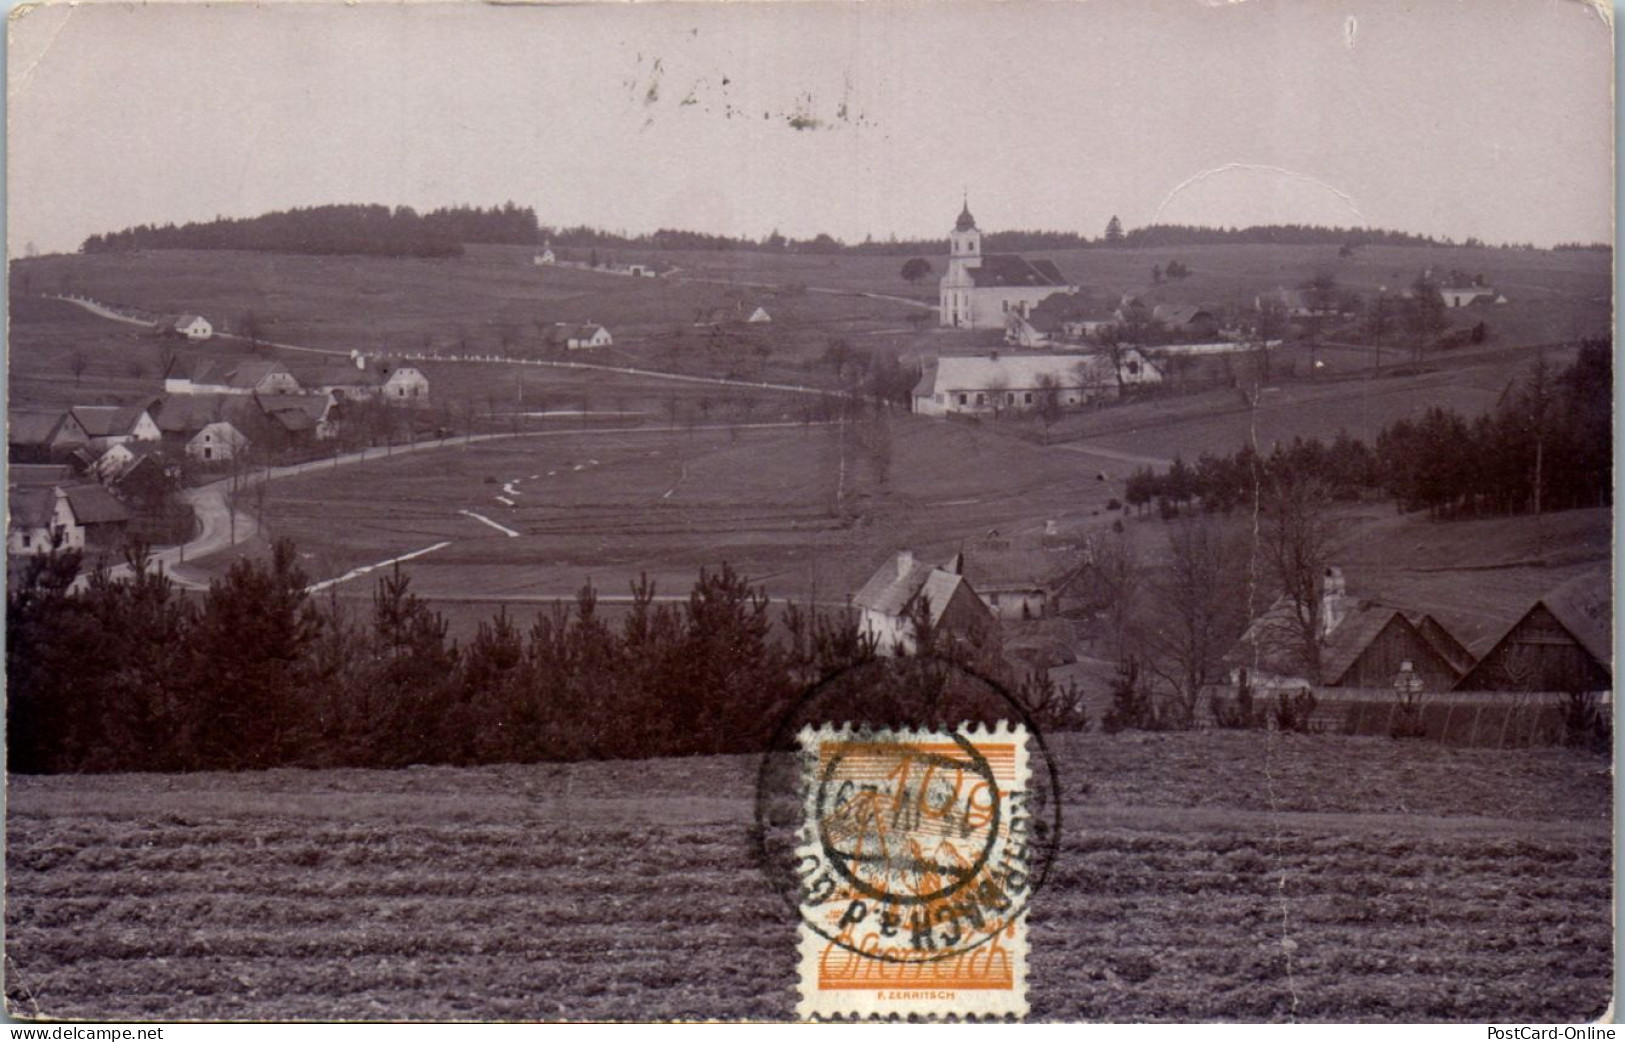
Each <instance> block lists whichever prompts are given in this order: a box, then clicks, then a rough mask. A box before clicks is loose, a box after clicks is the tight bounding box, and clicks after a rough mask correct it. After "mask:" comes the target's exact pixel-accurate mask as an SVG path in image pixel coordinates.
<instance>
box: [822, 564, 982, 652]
mask: <svg viewBox="0 0 1625 1042" xmlns="http://www.w3.org/2000/svg"><path fill="white" fill-rule="evenodd" d="M962 566H963V560H962V558H959V557H955V558H954V559H953V560H952V561H949V562H948V563H947V564H946V565H942V566H940V567H939V566H937V565H931V564H926V563H925V562H923V561H918V560H916V559H915V557H914V553H913V551H911V550H904V551H902V552H901V553H899V554H898V555H897V556H896V557H895V558H893V559H890V560H887V561H886V563H885V564H883V565H881V566H880V569H879V570H878V571H876V572H875V574H874V575H873V576H871V577H870V579H869V581H868V582H867V583H864V585H863V588H862V589H861V590H859V591H858V592H857V593H856V594H855V595H854V596H853V598H852V606H853V607H854V608H856V609H858V612H859V619H858V624H859V626H860V627H861V628H862V631H863V632H864V633H865V634H867V635H868V636H871V637H873V638H874V639H875V641H876V646H877V650H878V651H879V652H880V654H882V655H893V654H896V653H897V651H898V650H899V649H901V650H902V651H903V653H905V654H912V653H913V652H914V651H915V650H916V649H917V647H918V644H919V639H918V637H919V635H918V633H917V632H916V628H915V627H916V618H915V617H916V615H917V614H919V613H920V612H921V610H922V608H924V607H929V611H928V612H926V613H925V615H926V618H927V619H929V625H930V627H931V629H932V631H933V632H936V631H942V630H947V631H950V632H952V633H955V634H958V635H961V636H965V637H970V638H972V639H975V638H978V637H979V636H980V635H982V634H984V633H987V632H989V630H990V627H992V626H993V625H994V620H993V616H992V615H991V614H990V613H989V612H988V610H987V606H986V605H985V604H983V603H982V599H981V598H980V597H979V596H977V594H976V591H975V590H973V589H972V588H971V585H970V583H969V582H967V581H966V580H965V577H964V576H963V575H962V574H960V572H961V569H962Z"/></svg>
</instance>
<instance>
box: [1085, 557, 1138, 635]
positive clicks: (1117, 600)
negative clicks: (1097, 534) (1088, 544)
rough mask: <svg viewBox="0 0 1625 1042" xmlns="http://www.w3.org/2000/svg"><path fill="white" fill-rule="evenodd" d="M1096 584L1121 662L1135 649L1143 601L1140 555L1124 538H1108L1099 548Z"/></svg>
mask: <svg viewBox="0 0 1625 1042" xmlns="http://www.w3.org/2000/svg"><path fill="white" fill-rule="evenodd" d="M1094 584H1095V590H1096V593H1097V596H1098V599H1099V601H1100V603H1101V605H1102V608H1103V614H1104V615H1105V618H1106V624H1107V629H1108V631H1109V633H1110V636H1111V641H1112V648H1111V652H1112V657H1113V658H1114V659H1115V660H1117V661H1119V662H1121V661H1123V660H1124V659H1125V658H1127V657H1128V656H1129V655H1130V653H1131V652H1132V651H1133V648H1134V620H1135V616H1136V613H1137V612H1138V610H1139V605H1140V600H1141V592H1142V591H1141V579H1140V561H1139V555H1138V554H1137V553H1136V552H1135V550H1134V547H1133V545H1132V544H1130V543H1129V542H1128V541H1127V540H1125V539H1123V538H1122V537H1117V538H1111V537H1108V538H1106V539H1104V540H1102V542H1101V543H1100V545H1099V546H1098V547H1096V549H1095V560H1094Z"/></svg>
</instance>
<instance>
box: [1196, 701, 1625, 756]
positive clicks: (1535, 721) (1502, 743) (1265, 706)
mask: <svg viewBox="0 0 1625 1042" xmlns="http://www.w3.org/2000/svg"><path fill="white" fill-rule="evenodd" d="M1291 694H1292V693H1291V692H1287V695H1288V697H1289V698H1290V697H1291ZM1314 696H1315V707H1314V709H1313V711H1312V712H1311V713H1310V714H1309V717H1308V719H1309V726H1310V727H1311V728H1313V729H1316V730H1319V731H1321V732H1322V733H1325V734H1346V735H1383V736H1397V735H1406V736H1409V737H1415V738H1424V739H1427V740H1429V741H1435V742H1443V743H1447V744H1450V745H1469V746H1480V747H1490V748H1497V749H1516V748H1527V747H1529V746H1536V745H1557V744H1562V743H1564V742H1566V741H1569V740H1570V739H1571V737H1573V736H1572V735H1571V727H1570V715H1571V710H1572V708H1573V706H1574V701H1573V699H1572V698H1571V696H1569V695H1567V694H1565V693H1563V692H1552V691H1540V692H1522V691H1517V692H1512V691H1447V692H1430V693H1424V694H1421V695H1419V696H1413V697H1412V698H1411V699H1409V700H1407V699H1406V698H1402V697H1401V696H1400V695H1399V694H1398V693H1397V692H1395V691H1392V690H1388V689H1384V688H1336V687H1333V688H1318V689H1316V690H1315V691H1314ZM1209 698H1210V699H1221V700H1223V701H1224V702H1226V703H1228V704H1230V705H1234V704H1235V689H1234V688H1220V689H1217V690H1215V691H1213V692H1212V693H1210V695H1209ZM1594 700H1595V701H1594V705H1595V708H1596V710H1597V712H1598V713H1599V714H1601V716H1602V718H1603V719H1604V720H1612V717H1613V702H1612V697H1611V694H1610V693H1609V692H1602V693H1599V694H1597V695H1596V696H1594ZM1277 705H1278V695H1277V692H1275V691H1257V692H1255V693H1254V702H1253V706H1254V710H1255V712H1256V713H1257V714H1258V715H1259V716H1260V717H1262V718H1263V721H1262V722H1261V723H1260V726H1264V727H1274V726H1276V722H1275V718H1276V707H1277ZM1205 708H1206V707H1204V709H1205ZM1201 715H1202V716H1203V717H1204V718H1205V719H1203V720H1202V721H1201V726H1204V727H1213V726H1216V725H1215V724H1214V723H1213V714H1212V713H1211V712H1204V713H1203V714H1201Z"/></svg>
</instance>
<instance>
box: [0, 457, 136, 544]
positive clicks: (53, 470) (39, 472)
mask: <svg viewBox="0 0 1625 1042" xmlns="http://www.w3.org/2000/svg"><path fill="white" fill-rule="evenodd" d="M7 508H8V511H9V514H10V516H9V517H8V519H7V526H6V551H7V553H9V554H12V555H31V554H41V553H46V552H48V551H49V550H51V549H52V548H53V547H57V548H61V549H64V550H96V549H114V548H116V547H117V546H119V545H120V544H121V543H122V542H123V539H124V532H125V529H126V527H127V526H128V525H129V523H130V517H131V514H130V510H129V508H128V507H127V506H125V504H124V503H123V502H121V501H120V500H119V499H118V498H117V497H115V496H114V495H113V494H112V493H111V492H109V491H108V490H107V489H106V488H104V487H103V486H101V485H99V484H95V483H92V482H86V481H83V480H82V479H76V478H75V476H74V474H73V472H72V470H71V469H70V468H68V467H66V466H60V465H51V466H42V465H37V464H23V465H20V466H18V465H13V466H12V467H11V468H10V470H9V473H8V489H7Z"/></svg>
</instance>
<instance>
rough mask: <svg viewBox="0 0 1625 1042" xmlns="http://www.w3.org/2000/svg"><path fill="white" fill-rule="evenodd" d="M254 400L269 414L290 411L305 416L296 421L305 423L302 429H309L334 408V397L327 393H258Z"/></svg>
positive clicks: (289, 412)
mask: <svg viewBox="0 0 1625 1042" xmlns="http://www.w3.org/2000/svg"><path fill="white" fill-rule="evenodd" d="M254 401H255V402H256V403H258V404H259V407H260V408H261V409H263V410H264V411H265V413H266V415H268V416H273V417H274V416H277V415H278V414H281V413H288V414H290V415H292V414H298V415H299V416H300V417H303V419H302V420H301V421H296V422H300V423H302V424H303V426H301V427H300V428H298V429H300V430H309V429H310V427H312V426H314V425H315V424H317V423H319V422H320V421H322V420H325V419H327V414H328V411H329V410H331V409H332V408H333V399H332V398H329V397H328V396H327V395H325V394H273V395H260V394H256V395H255V396H254ZM290 429H292V428H290Z"/></svg>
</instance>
